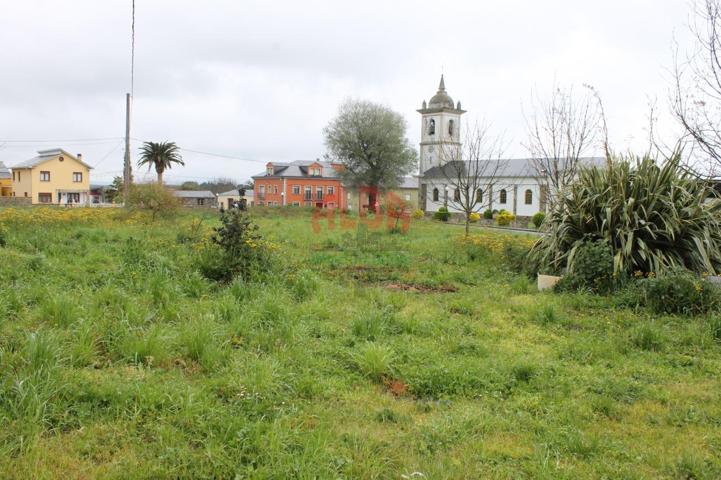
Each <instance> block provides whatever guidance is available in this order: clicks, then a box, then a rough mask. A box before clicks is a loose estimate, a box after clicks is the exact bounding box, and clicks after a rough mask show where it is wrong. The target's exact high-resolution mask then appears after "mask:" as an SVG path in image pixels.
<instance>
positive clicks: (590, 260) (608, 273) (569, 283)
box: [556, 239, 614, 293]
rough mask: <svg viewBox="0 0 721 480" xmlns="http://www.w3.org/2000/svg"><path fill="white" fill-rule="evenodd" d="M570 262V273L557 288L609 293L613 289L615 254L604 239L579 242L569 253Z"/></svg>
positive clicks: (560, 289)
mask: <svg viewBox="0 0 721 480" xmlns="http://www.w3.org/2000/svg"><path fill="white" fill-rule="evenodd" d="M568 263H569V265H570V268H569V270H568V273H567V274H566V275H564V277H563V278H562V279H561V281H560V282H559V283H558V284H557V285H556V290H559V291H570V290H590V291H592V292H594V293H609V292H610V291H611V290H612V289H613V286H614V278H613V254H612V253H611V247H610V246H609V245H608V243H607V242H605V241H604V240H590V239H588V240H585V241H582V242H579V243H578V244H577V245H575V246H574V247H573V251H572V252H570V253H569V260H568Z"/></svg>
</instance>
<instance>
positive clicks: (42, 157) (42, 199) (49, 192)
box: [12, 148, 92, 205]
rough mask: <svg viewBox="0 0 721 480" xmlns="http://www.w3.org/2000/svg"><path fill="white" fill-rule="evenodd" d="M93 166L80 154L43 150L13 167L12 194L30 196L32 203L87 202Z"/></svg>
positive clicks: (81, 203) (66, 203)
mask: <svg viewBox="0 0 721 480" xmlns="http://www.w3.org/2000/svg"><path fill="white" fill-rule="evenodd" d="M91 168H92V167H91V166H90V165H88V164H87V163H85V162H83V159H82V155H80V154H78V155H77V156H76V155H71V154H69V153H68V152H66V151H65V150H62V149H60V148H56V149H53V150H41V151H39V152H38V156H37V157H34V158H31V159H30V160H26V161H24V162H22V163H20V164H18V165H15V166H14V167H13V168H12V186H13V196H15V197H29V198H31V201H32V203H33V205H37V204H54V205H88V204H89V203H90V169H91Z"/></svg>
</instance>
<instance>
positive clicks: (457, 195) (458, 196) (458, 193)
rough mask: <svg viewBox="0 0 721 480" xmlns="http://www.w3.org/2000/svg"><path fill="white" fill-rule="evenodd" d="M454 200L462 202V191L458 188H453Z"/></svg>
mask: <svg viewBox="0 0 721 480" xmlns="http://www.w3.org/2000/svg"><path fill="white" fill-rule="evenodd" d="M453 201H454V202H460V201H461V191H460V190H458V189H457V188H456V189H455V190H453Z"/></svg>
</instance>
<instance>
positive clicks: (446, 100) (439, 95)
mask: <svg viewBox="0 0 721 480" xmlns="http://www.w3.org/2000/svg"><path fill="white" fill-rule="evenodd" d="M454 107H455V105H453V99H452V98H451V96H450V95H448V94H447V93H446V82H445V81H444V80H443V75H441V83H440V84H439V85H438V92H436V94H435V95H433V96H432V97H431V101H430V102H428V108H454Z"/></svg>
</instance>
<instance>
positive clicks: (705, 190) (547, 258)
mask: <svg viewBox="0 0 721 480" xmlns="http://www.w3.org/2000/svg"><path fill="white" fill-rule="evenodd" d="M680 161H681V159H680V157H679V156H676V157H674V158H672V159H670V160H668V161H666V162H664V163H662V162H660V161H659V162H657V161H656V160H655V159H653V158H651V157H648V156H647V157H644V158H633V159H632V158H611V159H609V161H608V162H606V166H605V167H590V168H582V169H581V170H580V172H579V174H578V177H577V180H576V181H574V182H573V183H572V184H571V185H569V186H568V189H567V190H566V191H565V192H564V194H563V195H560V196H558V198H556V201H555V202H554V203H553V206H552V209H551V211H550V212H549V214H548V216H547V217H546V220H545V225H546V226H547V230H548V232H547V234H546V235H544V236H543V237H542V238H541V239H540V240H539V242H537V243H536V245H535V247H534V249H533V255H534V256H536V257H537V258H538V259H539V262H540V263H541V264H544V265H550V266H551V268H552V269H553V270H560V269H563V268H567V267H569V258H570V257H571V256H572V252H573V250H574V246H575V245H578V244H579V242H581V241H585V239H587V238H592V239H605V240H606V241H607V242H608V244H609V246H610V248H611V253H612V255H613V257H614V274H615V275H616V276H617V277H621V276H624V275H625V276H630V275H632V274H633V273H634V272H636V271H641V272H655V273H657V274H658V273H660V272H662V271H664V270H668V269H669V268H673V267H683V268H686V269H688V270H691V271H693V272H697V273H703V272H708V273H714V272H717V271H719V270H721V215H719V213H720V212H721V201H719V200H718V199H714V200H712V201H709V202H707V201H706V200H707V199H708V198H714V197H715V194H714V192H713V190H712V189H711V187H710V186H708V185H707V184H705V183H704V182H701V181H699V180H698V178H696V177H695V176H693V175H692V174H691V173H690V172H689V171H688V170H687V169H685V168H683V167H682V166H681V165H680Z"/></svg>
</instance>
